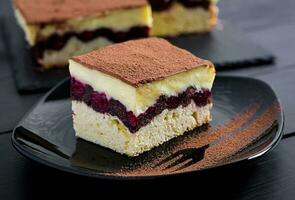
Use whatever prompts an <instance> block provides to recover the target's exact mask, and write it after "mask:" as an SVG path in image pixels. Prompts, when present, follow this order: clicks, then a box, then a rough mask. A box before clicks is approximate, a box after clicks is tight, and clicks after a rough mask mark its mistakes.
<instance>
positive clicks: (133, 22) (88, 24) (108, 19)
mask: <svg viewBox="0 0 295 200" xmlns="http://www.w3.org/2000/svg"><path fill="white" fill-rule="evenodd" d="M15 16H16V18H17V21H18V22H19V24H20V26H21V27H22V28H23V30H24V31H25V34H26V39H27V40H28V42H29V44H30V45H31V46H33V45H34V44H35V43H36V41H37V39H42V38H47V37H49V36H50V35H52V34H54V33H58V34H63V33H65V32H69V31H74V32H82V31H85V30H95V29H97V28H103V27H105V28H110V29H113V30H128V29H130V28H131V27H134V26H149V27H151V26H152V13H151V8H150V6H148V5H146V6H141V7H136V8H130V9H118V10H115V11H109V12H107V13H105V14H104V15H100V16H90V17H79V18H74V19H69V20H66V21H64V22H59V23H48V24H47V25H45V26H44V27H42V28H40V25H38V24H27V23H26V21H25V19H24V17H23V16H22V14H21V13H20V12H19V10H17V9H15Z"/></svg>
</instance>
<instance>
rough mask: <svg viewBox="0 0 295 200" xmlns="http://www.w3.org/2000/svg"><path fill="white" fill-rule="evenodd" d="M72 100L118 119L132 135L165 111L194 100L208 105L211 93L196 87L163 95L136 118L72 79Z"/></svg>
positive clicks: (115, 102)
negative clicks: (175, 93)
mask: <svg viewBox="0 0 295 200" xmlns="http://www.w3.org/2000/svg"><path fill="white" fill-rule="evenodd" d="M71 98H72V99H73V100H76V101H83V102H84V103H86V104H87V105H88V106H90V107H92V108H93V109H94V110H95V111H97V112H100V113H109V114H111V115H112V116H116V117H118V118H119V119H120V120H121V121H122V122H123V123H124V125H125V126H126V127H128V129H129V130H130V132H131V133H135V132H136V131H137V130H139V129H140V128H141V127H143V126H145V125H147V124H148V123H149V122H151V120H152V119H153V118H154V117H155V116H157V115H159V114H160V113H161V112H162V111H163V110H165V109H169V110H171V109H175V108H177V107H179V106H187V105H189V104H190V103H191V101H192V100H193V101H194V102H195V104H196V105H197V106H205V105H207V104H208V103H210V102H211V92H210V91H209V90H207V89H204V90H201V91H197V89H196V88H194V87H188V88H187V89H186V90H185V91H183V92H181V93H179V94H178V95H177V96H169V97H168V96H165V95H161V96H160V97H159V98H158V99H157V101H156V103H155V104H154V105H152V106H150V107H149V108H148V109H147V110H146V111H145V112H144V113H141V114H140V115H139V116H135V115H134V113H133V112H132V111H127V109H126V107H125V106H124V105H123V104H122V103H121V102H120V101H118V100H115V99H112V98H110V99H108V98H107V96H106V95H105V93H101V92H96V91H94V90H93V88H92V87H91V86H90V85H87V84H83V83H82V82H80V81H78V80H77V79H75V78H73V77H71Z"/></svg>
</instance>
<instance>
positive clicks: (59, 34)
mask: <svg viewBox="0 0 295 200" xmlns="http://www.w3.org/2000/svg"><path fill="white" fill-rule="evenodd" d="M14 8H15V16H16V18H17V21H18V22H19V24H20V26H21V28H22V29H23V31H24V32H25V36H26V40H27V42H28V43H29V46H30V47H31V49H32V51H33V53H34V56H35V57H36V59H37V61H38V63H39V64H40V65H41V66H42V67H43V68H45V69H47V68H52V67H59V66H66V65H67V64H68V59H69V58H70V57H72V56H74V55H79V54H82V53H86V52H89V51H92V50H94V49H96V48H98V47H103V46H106V45H108V44H111V43H116V42H122V41H126V40H129V39H136V38H144V37H147V36H148V35H149V31H150V27H151V24H152V16H151V9H150V6H149V4H148V2H147V1H146V0H124V1H122V0H110V1H105V0H83V1H81V0H62V1H57V0H14Z"/></svg>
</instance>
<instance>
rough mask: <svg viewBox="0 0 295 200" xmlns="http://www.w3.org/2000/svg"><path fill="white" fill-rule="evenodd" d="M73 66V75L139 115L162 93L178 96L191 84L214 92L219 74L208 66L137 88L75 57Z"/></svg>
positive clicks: (71, 72)
mask: <svg viewBox="0 0 295 200" xmlns="http://www.w3.org/2000/svg"><path fill="white" fill-rule="evenodd" d="M69 69H70V74H71V76H72V77H74V78H75V79H77V80H79V81H81V82H82V83H85V84H88V85H90V86H91V87H92V88H93V89H94V90H95V91H97V92H103V93H105V94H106V96H107V97H108V98H113V99H116V100H118V101H120V102H121V103H122V104H123V105H124V106H125V107H126V109H127V110H128V111H132V112H133V113H134V115H136V116H137V115H139V114H141V113H143V112H144V111H146V109H147V108H148V107H150V106H151V105H153V104H154V103H155V102H156V100H157V99H158V98H159V97H160V96H161V95H165V96H168V97H169V96H175V95H177V94H178V93H181V92H182V91H184V90H185V89H187V88H188V87H189V86H192V87H194V88H196V89H197V90H202V89H205V90H209V91H210V90H211V87H212V84H213V81H214V77H215V69H214V67H213V66H207V65H204V66H199V67H197V68H194V69H192V70H189V71H186V72H183V73H179V74H176V75H173V76H170V77H166V78H165V79H162V80H158V81H153V82H151V83H147V84H143V85H141V86H139V87H134V86H132V85H129V84H127V83H125V82H123V81H121V80H119V79H117V78H114V77H112V76H110V75H108V74H105V73H102V72H100V71H97V70H92V69H89V68H86V67H84V66H82V65H81V64H79V63H77V62H75V61H73V60H70V67H69Z"/></svg>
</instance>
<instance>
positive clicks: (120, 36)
mask: <svg viewBox="0 0 295 200" xmlns="http://www.w3.org/2000/svg"><path fill="white" fill-rule="evenodd" d="M149 32H150V27H147V26H135V27H132V28H130V29H129V30H127V31H115V30H112V29H109V28H99V29H96V30H93V31H83V32H79V33H77V32H67V33H65V34H62V35H60V34H53V35H51V36H50V37H49V38H47V39H46V40H43V41H40V42H38V43H37V45H36V46H34V47H33V52H34V53H35V54H37V55H36V56H37V57H38V58H42V56H43V52H44V51H45V50H56V51H58V50H61V49H62V48H63V47H64V46H65V45H66V43H67V42H68V40H69V39H70V38H72V37H75V38H77V39H79V40H80V41H83V42H89V41H91V40H94V39H97V38H99V37H102V38H105V39H108V40H109V41H111V42H114V43H117V42H124V41H127V40H131V39H139V38H146V37H148V36H149Z"/></svg>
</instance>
